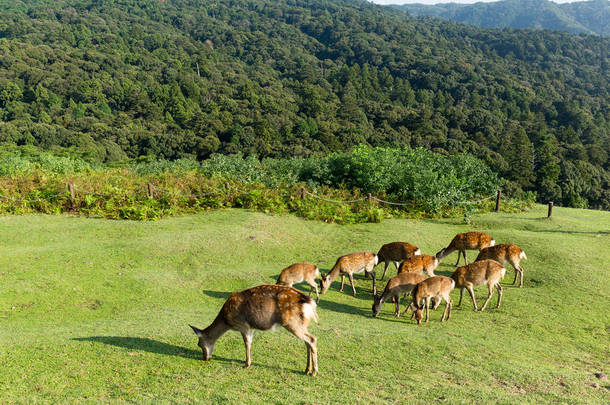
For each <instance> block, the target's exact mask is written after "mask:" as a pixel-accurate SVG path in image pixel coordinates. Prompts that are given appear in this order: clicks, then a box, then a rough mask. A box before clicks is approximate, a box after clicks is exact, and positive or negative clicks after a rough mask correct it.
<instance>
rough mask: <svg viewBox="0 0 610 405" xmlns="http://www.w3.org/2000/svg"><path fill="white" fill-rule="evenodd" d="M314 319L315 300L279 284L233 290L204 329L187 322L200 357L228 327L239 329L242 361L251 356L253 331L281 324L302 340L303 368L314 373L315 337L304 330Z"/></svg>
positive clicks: (208, 352) (209, 354) (206, 354)
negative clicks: (192, 332) (199, 348)
mask: <svg viewBox="0 0 610 405" xmlns="http://www.w3.org/2000/svg"><path fill="white" fill-rule="evenodd" d="M311 319H314V320H315V321H316V322H317V321H318V314H317V313H316V303H315V302H314V301H313V300H312V299H311V297H308V296H307V295H305V294H303V293H302V292H301V291H299V290H297V289H296V288H293V287H287V286H283V285H259V286H258V287H253V288H250V289H248V290H244V291H239V292H234V293H233V294H231V295H230V296H229V298H228V299H227V301H226V302H225V303H224V305H223V306H222V309H221V310H220V312H219V313H218V315H217V316H216V319H214V322H212V324H211V325H210V326H208V327H207V328H205V329H203V330H201V329H197V328H196V327H194V326H192V325H189V326H190V327H191V328H192V329H193V331H194V332H195V334H196V335H197V336H198V337H199V343H198V345H199V347H201V350H202V351H203V360H204V361H208V360H210V358H211V357H212V352H213V351H214V345H215V344H216V340H218V338H219V337H221V336H222V335H223V334H224V333H225V332H226V331H228V330H236V331H239V332H241V335H242V337H243V339H244V344H245V345H246V364H245V365H244V368H248V367H250V364H251V363H252V359H251V356H250V346H251V345H252V337H253V335H254V330H255V329H258V330H263V331H264V330H269V329H274V328H275V327H277V326H279V325H281V326H283V327H284V328H286V329H287V330H288V331H289V332H290V333H292V334H293V335H295V336H296V337H297V338H299V339H301V340H302V341H304V342H305V346H307V368H306V369H305V374H311V375H312V376H315V375H316V374H317V373H318V347H317V343H316V337H315V336H313V335H311V334H310V333H309V332H308V331H307V326H308V325H309V321H310V320H311Z"/></svg>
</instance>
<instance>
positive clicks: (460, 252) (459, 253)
mask: <svg viewBox="0 0 610 405" xmlns="http://www.w3.org/2000/svg"><path fill="white" fill-rule="evenodd" d="M460 256H462V251H461V250H458V259H457V262H455V265H456V266H457V265H458V263H459V262H460Z"/></svg>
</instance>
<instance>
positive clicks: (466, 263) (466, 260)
mask: <svg viewBox="0 0 610 405" xmlns="http://www.w3.org/2000/svg"><path fill="white" fill-rule="evenodd" d="M463 252H464V264H465V265H466V266H468V259H466V250H463Z"/></svg>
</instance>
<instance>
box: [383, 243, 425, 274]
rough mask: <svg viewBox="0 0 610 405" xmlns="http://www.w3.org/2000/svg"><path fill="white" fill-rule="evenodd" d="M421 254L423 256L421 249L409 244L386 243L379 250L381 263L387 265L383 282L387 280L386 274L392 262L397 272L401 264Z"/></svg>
mask: <svg viewBox="0 0 610 405" xmlns="http://www.w3.org/2000/svg"><path fill="white" fill-rule="evenodd" d="M419 254H421V251H420V250H419V248H418V247H417V246H415V245H413V244H411V243H409V242H392V243H386V244H385V245H383V246H382V247H381V249H379V253H377V257H379V262H384V263H385V267H384V269H383V275H382V276H381V279H382V280H383V279H384V278H385V272H386V271H387V270H388V266H389V265H390V262H393V263H394V266H396V270H398V265H399V263H400V262H402V261H403V260H407V259H410V258H411V257H413V256H415V255H419Z"/></svg>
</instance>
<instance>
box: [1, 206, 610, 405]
mask: <svg viewBox="0 0 610 405" xmlns="http://www.w3.org/2000/svg"><path fill="white" fill-rule="evenodd" d="M553 215H554V217H553V218H552V219H546V218H544V217H545V216H546V212H545V208H544V207H538V208H536V209H534V210H532V211H531V212H528V213H522V214H505V213H499V214H496V213H491V214H486V215H483V216H477V217H474V218H473V223H472V224H471V225H463V224H460V222H459V220H442V221H433V220H387V221H385V222H383V223H381V224H359V225H349V226H346V225H344V226H341V225H330V224H325V223H321V222H313V221H305V220H302V219H299V218H296V217H293V216H288V215H287V216H270V215H265V214H261V213H254V212H249V211H246V210H222V211H214V212H209V213H204V214H201V215H195V216H184V217H174V218H170V219H165V220H161V221H157V222H130V221H109V220H101V219H100V220H96V219H85V218H79V217H68V216H42V215H32V216H18V217H0V226H1V227H2V230H3V232H2V233H0V326H1V327H0V359H1V364H2V367H0V402H2V403H12V402H31V401H43V402H78V403H81V402H87V401H89V402H92V403H97V402H100V401H107V402H117V401H124V402H128V401H134V402H159V401H167V402H170V401H171V402H205V403H213V402H218V401H230V402H240V403H241V402H255V403H260V402H270V403H285V402H291V403H337V402H342V403H343V402H357V403H364V402H374V403H385V402H414V401H415V402H427V401H439V400H440V401H447V402H452V403H455V402H462V403H472V402H480V403H483V402H490V401H492V402H494V401H495V402H503V403H510V402H512V403H514V402H531V403H534V402H541V401H542V402H571V403H574V402H590V403H601V402H605V401H607V400H608V395H609V393H610V391H609V390H610V383H608V381H607V380H604V378H603V376H602V378H597V377H596V376H595V373H603V374H608V373H609V372H610V370H609V369H608V366H607V364H608V363H607V359H608V358H610V351H609V348H610V339H608V327H609V325H608V313H610V293H609V291H610V288H609V287H610V283H609V282H608V278H607V277H608V275H609V274H608V264H609V263H610V255H609V253H608V246H610V214H608V213H607V212H598V211H586V210H574V209H561V208H555V212H554V214H553ZM467 230H481V231H486V232H489V233H490V234H491V235H493V237H494V238H495V239H496V240H497V241H498V242H499V243H500V242H512V243H516V244H518V245H519V246H521V247H522V248H523V249H524V250H525V251H526V253H527V256H528V260H527V261H524V262H522V264H523V267H524V269H525V279H524V282H525V288H523V289H518V288H514V287H511V286H510V285H509V284H510V282H512V278H513V270H512V268H510V266H509V268H507V270H508V271H507V276H506V277H505V279H504V281H503V284H504V285H505V287H506V288H505V290H504V292H505V293H504V297H503V301H502V307H501V308H500V309H497V310H496V309H494V308H493V306H494V305H490V307H489V309H488V310H486V311H485V312H483V313H475V312H473V311H472V303H471V301H470V300H469V297H468V295H467V294H466V295H465V298H464V303H463V304H462V308H461V309H459V310H455V311H454V312H453V314H452V317H451V320H450V321H449V322H447V323H442V324H441V323H440V322H439V320H440V317H441V311H439V310H437V311H434V312H432V313H431V320H430V323H429V324H427V325H422V326H419V327H418V326H416V325H415V323H414V322H413V321H409V320H408V319H405V318H400V319H396V318H394V317H393V306H392V304H390V303H388V304H385V306H384V308H383V310H382V313H381V315H380V318H377V319H375V318H372V317H371V305H372V299H371V296H370V289H371V281H370V280H364V279H362V278H361V277H359V278H357V286H356V288H357V291H358V296H357V297H356V298H354V297H352V296H351V293H349V292H350V290H351V289H350V288H347V289H346V290H345V291H344V293H339V292H338V282H335V284H334V285H333V287H331V290H330V291H329V292H328V293H327V294H326V295H324V296H322V300H321V302H320V304H319V307H318V314H319V317H320V322H319V324H317V325H315V324H314V325H312V326H311V327H310V331H311V332H312V333H313V334H314V335H316V336H317V337H318V347H319V364H320V373H319V375H318V377H315V378H311V377H308V376H305V375H304V373H303V371H304V370H305V362H306V357H305V356H306V352H305V346H304V345H303V344H302V342H300V341H298V340H297V339H295V338H294V337H292V336H291V335H290V334H288V333H286V332H285V331H281V332H275V333H271V332H269V333H257V334H256V335H255V338H254V344H253V353H252V354H253V364H252V367H251V368H250V369H248V370H243V369H242V368H241V367H242V365H243V361H244V359H245V352H244V347H243V342H242V339H241V336H240V335H239V334H237V333H231V332H230V333H228V334H227V335H225V336H224V337H223V338H221V339H220V340H219V341H218V344H217V346H216V349H215V352H214V356H213V359H212V361H211V362H208V363H203V362H202V361H201V352H200V350H199V348H198V347H197V345H196V338H195V335H194V334H193V333H192V331H191V330H190V329H189V328H188V324H189V323H191V324H194V325H196V326H199V327H205V326H207V325H208V324H209V323H210V322H211V321H212V320H213V318H214V316H215V315H216V314H217V312H218V310H219V309H220V307H221V306H222V303H223V302H224V300H225V298H226V297H227V294H228V293H229V292H231V291H236V290H241V289H245V288H248V287H251V286H254V285H258V284H262V283H273V282H275V278H276V277H277V275H278V274H279V271H280V270H281V269H282V268H283V267H285V266H286V265H288V264H291V263H293V262H297V261H310V262H312V263H316V264H317V265H318V266H319V267H320V268H321V269H322V270H323V271H327V270H328V269H329V268H330V267H331V266H332V265H333V264H334V261H335V260H336V258H337V256H339V255H341V254H345V253H349V252H353V251H359V250H371V251H377V250H378V249H379V247H380V246H381V245H382V244H383V243H386V242H390V241H395V240H403V241H410V242H412V243H415V244H417V245H418V246H419V247H420V248H421V249H422V251H423V252H424V253H428V254H434V253H436V252H437V251H438V250H440V249H441V248H442V247H444V246H446V244H447V243H448V242H449V241H450V240H451V238H452V237H453V235H454V234H456V233H458V232H464V231H467ZM475 256H476V252H469V255H468V257H469V260H473V259H474V258H475ZM455 259H456V254H452V255H451V256H449V257H448V258H447V259H446V261H445V262H444V263H443V264H442V265H441V266H440V267H439V269H438V270H437V273H439V274H445V275H448V274H450V273H451V272H452V271H453V269H454V267H453V266H452V265H453V264H454V263H455ZM379 270H382V268H381V267H378V272H379ZM388 273H389V274H390V275H394V274H395V270H394V268H393V267H391V269H390V270H388ZM384 284H385V282H382V283H380V286H381V288H383V285H384ZM302 289H303V291H306V292H308V291H309V287H308V286H303V287H302ZM346 292H347V293H346ZM485 296H486V289H485V288H482V287H480V288H479V289H477V297H478V298H479V299H484V297H485ZM453 297H454V300H455V299H456V298H459V292H458V291H455V292H454V293H453ZM456 302H457V301H456ZM481 302H482V301H481ZM493 303H495V298H494V300H493V301H492V304H493ZM402 308H404V304H403V306H402ZM442 308H443V306H441V307H440V308H439V309H442Z"/></svg>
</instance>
